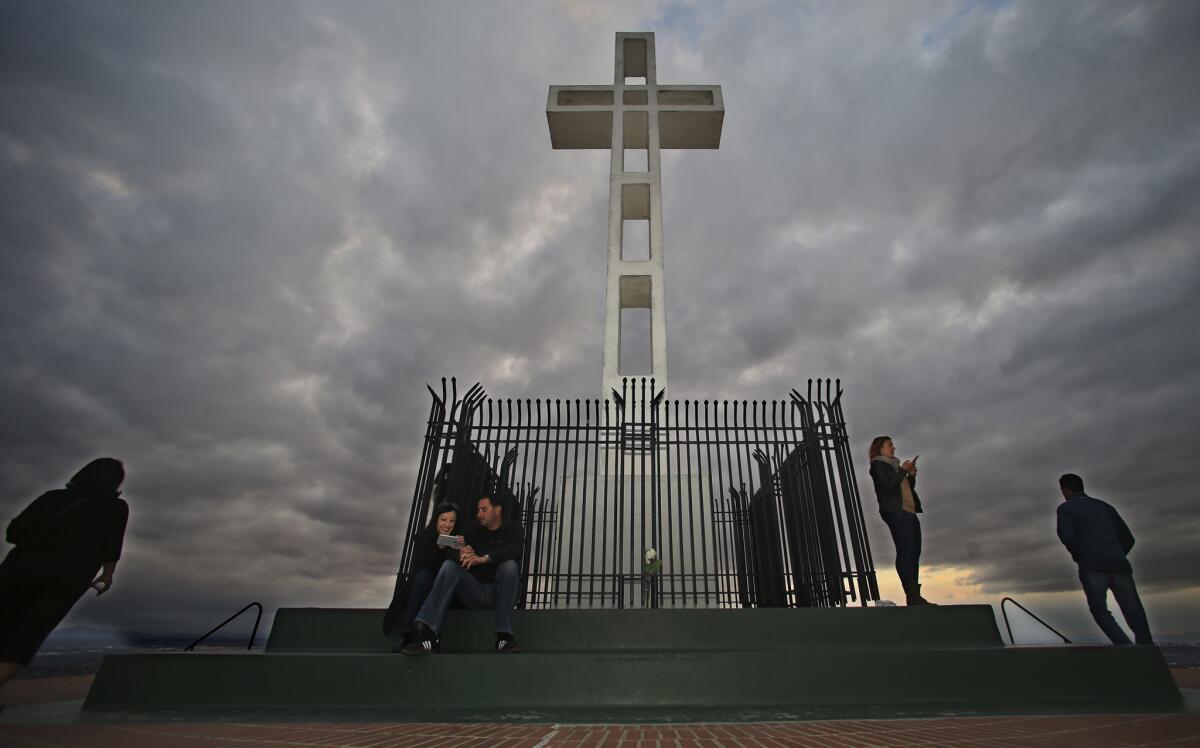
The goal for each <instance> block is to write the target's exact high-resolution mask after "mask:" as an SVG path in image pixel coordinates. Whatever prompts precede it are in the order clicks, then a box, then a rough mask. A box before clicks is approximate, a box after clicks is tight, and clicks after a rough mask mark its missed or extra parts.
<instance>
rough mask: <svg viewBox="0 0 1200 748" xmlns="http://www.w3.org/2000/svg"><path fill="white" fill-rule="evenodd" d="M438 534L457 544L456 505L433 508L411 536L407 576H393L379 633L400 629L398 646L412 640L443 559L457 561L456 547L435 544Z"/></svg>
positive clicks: (459, 537) (386, 633)
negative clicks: (415, 621) (453, 538)
mask: <svg viewBox="0 0 1200 748" xmlns="http://www.w3.org/2000/svg"><path fill="white" fill-rule="evenodd" d="M439 535H454V536H457V537H458V541H459V545H460V546H461V545H463V544H464V539H463V537H462V536H461V535H459V528H458V507H456V506H454V505H453V504H450V503H442V504H438V505H437V508H435V509H434V510H433V517H431V518H430V520H429V524H428V525H426V526H425V527H424V528H422V529H421V530H418V531H417V534H416V535H415V536H413V559H412V573H411V574H409V576H408V578H407V579H404V578H403V577H400V576H397V578H396V588H395V590H394V591H393V592H392V604H391V605H389V606H388V609H387V612H386V613H385V614H384V616H383V635H384V636H387V637H390V636H392V634H393V633H395V632H400V634H401V639H400V647H403V646H404V645H405V644H408V643H409V642H410V641H412V623H413V618H414V617H415V616H416V615H417V611H418V610H419V609H420V608H421V604H422V603H424V602H425V597H426V596H427V595H428V594H429V589H430V588H431V587H433V578H434V577H436V576H437V573H438V569H440V568H441V566H442V563H443V562H444V561H457V560H458V549H456V548H445V547H441V546H439V545H438V536H439Z"/></svg>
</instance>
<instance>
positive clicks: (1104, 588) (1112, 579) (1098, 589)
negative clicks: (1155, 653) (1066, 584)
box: [1079, 570, 1154, 644]
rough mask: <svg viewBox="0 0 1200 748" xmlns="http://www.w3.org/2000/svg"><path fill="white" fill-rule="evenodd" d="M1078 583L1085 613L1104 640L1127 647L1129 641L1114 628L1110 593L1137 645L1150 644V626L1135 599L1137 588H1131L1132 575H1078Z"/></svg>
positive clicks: (1116, 627)
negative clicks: (1089, 615) (1109, 598)
mask: <svg viewBox="0 0 1200 748" xmlns="http://www.w3.org/2000/svg"><path fill="white" fill-rule="evenodd" d="M1079 581H1080V582H1081V583H1082V584H1083V594H1084V595H1086V596H1087V604H1088V610H1090V611H1091V612H1092V618H1095V619H1096V623H1097V624H1099V626H1100V629H1101V630H1102V631H1104V633H1105V634H1106V635H1107V636H1108V638H1109V639H1110V640H1111V641H1112V643H1113V644H1129V643H1130V642H1129V637H1128V636H1126V634H1125V632H1124V631H1123V630H1122V629H1121V627H1120V626H1119V625H1117V621H1116V619H1115V618H1113V614H1112V613H1110V612H1109V610H1108V591H1109V590H1112V593H1113V599H1115V600H1116V601H1117V605H1119V606H1120V607H1121V612H1122V613H1123V614H1124V615H1125V623H1127V624H1129V628H1130V629H1132V630H1133V635H1134V636H1135V637H1136V639H1137V643H1138V644H1153V643H1154V640H1153V639H1151V638H1150V624H1149V623H1148V622H1147V621H1146V609H1145V608H1143V607H1142V600H1141V598H1140V597H1138V593H1137V587H1136V586H1135V585H1134V584H1133V573H1132V572H1128V571H1082V570H1081V571H1080V572H1079Z"/></svg>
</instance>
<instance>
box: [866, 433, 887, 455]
mask: <svg viewBox="0 0 1200 748" xmlns="http://www.w3.org/2000/svg"><path fill="white" fill-rule="evenodd" d="M891 440H892V437H890V436H877V437H875V438H874V439H872V440H871V448H870V449H869V450H867V458H868V459H871V460H873V459H875V458H876V457H878V456H879V455H880V454H882V453H883V445H884V444H886V443H887V442H890V441H891Z"/></svg>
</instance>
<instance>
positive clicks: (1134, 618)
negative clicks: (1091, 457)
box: [1058, 473, 1154, 645]
mask: <svg viewBox="0 0 1200 748" xmlns="http://www.w3.org/2000/svg"><path fill="white" fill-rule="evenodd" d="M1058 488H1059V490H1060V491H1062V495H1063V499H1064V501H1063V503H1061V504H1059V505H1058V538H1059V540H1061V541H1062V544H1063V545H1065V546H1066V547H1067V550H1068V551H1070V552H1071V558H1073V559H1075V563H1076V564H1077V565H1078V566H1079V581H1080V582H1081V583H1082V584H1083V594H1084V595H1086V596H1087V603H1088V610H1090V611H1091V612H1092V618H1095V619H1096V623H1097V624H1099V625H1100V628H1101V629H1102V630H1103V631H1104V633H1105V634H1107V635H1108V638H1109V639H1111V640H1112V643H1113V644H1129V643H1130V642H1129V637H1128V636H1126V635H1125V632H1124V631H1123V630H1122V629H1121V627H1120V626H1118V625H1117V622H1116V619H1114V618H1113V614H1112V613H1110V612H1109V610H1108V591H1109V590H1112V593H1113V597H1114V598H1115V599H1116V601H1117V605H1119V606H1121V612H1122V613H1123V614H1124V615H1125V622H1126V623H1127V624H1129V628H1131V629H1133V633H1134V636H1136V637H1137V643H1138V644H1147V645H1151V644H1154V640H1153V639H1151V638H1150V624H1149V623H1147V622H1146V610H1145V609H1144V608H1143V607H1142V601H1141V599H1140V598H1139V597H1138V593H1137V587H1135V586H1134V584H1133V567H1132V566H1130V565H1129V559H1127V558H1126V555H1128V554H1129V549H1131V548H1133V533H1131V532H1130V531H1129V526H1128V525H1126V524H1125V520H1123V519H1121V515H1120V514H1117V510H1116V509H1113V508H1112V507H1111V506H1110V505H1108V504H1107V503H1105V502H1103V501H1101V500H1100V499H1093V498H1092V497H1091V496H1088V495H1087V494H1085V493H1084V492H1083V479H1082V478H1080V477H1079V476H1078V475H1075V474H1073V473H1067V474H1066V475H1064V476H1062V477H1061V478H1059V479H1058Z"/></svg>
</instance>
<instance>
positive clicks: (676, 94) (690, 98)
mask: <svg viewBox="0 0 1200 748" xmlns="http://www.w3.org/2000/svg"><path fill="white" fill-rule="evenodd" d="M658 105H659V106H712V105H713V94H712V91H703V90H701V91H693V90H686V89H678V88H660V89H658Z"/></svg>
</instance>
